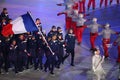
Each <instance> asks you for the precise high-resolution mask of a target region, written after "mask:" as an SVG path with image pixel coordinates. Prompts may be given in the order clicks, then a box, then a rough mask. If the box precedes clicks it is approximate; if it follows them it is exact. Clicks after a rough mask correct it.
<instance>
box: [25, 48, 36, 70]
mask: <svg viewBox="0 0 120 80" xmlns="http://www.w3.org/2000/svg"><path fill="white" fill-rule="evenodd" d="M28 51H29V53H30V56H28V59H27V69H29V65H32V64H33V65H34V68H35V67H36V66H37V62H36V51H35V49H29V50H28Z"/></svg>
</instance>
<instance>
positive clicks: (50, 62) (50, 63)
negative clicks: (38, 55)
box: [45, 54, 56, 73]
mask: <svg viewBox="0 0 120 80" xmlns="http://www.w3.org/2000/svg"><path fill="white" fill-rule="evenodd" d="M46 58H47V61H46V63H45V71H46V70H47V68H49V70H50V73H53V70H54V67H55V63H56V55H52V54H51V55H46Z"/></svg>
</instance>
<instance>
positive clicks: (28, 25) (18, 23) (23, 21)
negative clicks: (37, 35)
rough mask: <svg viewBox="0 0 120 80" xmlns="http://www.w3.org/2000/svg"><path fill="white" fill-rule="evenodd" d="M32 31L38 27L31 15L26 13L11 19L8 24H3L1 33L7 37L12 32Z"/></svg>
mask: <svg viewBox="0 0 120 80" xmlns="http://www.w3.org/2000/svg"><path fill="white" fill-rule="evenodd" d="M32 31H38V28H37V26H36V25H35V23H34V21H33V19H32V17H31V15H30V14H29V13H26V14H24V15H21V16H20V17H18V18H17V19H15V20H13V21H12V22H11V23H10V24H8V25H6V26H4V27H3V29H2V35H3V36H5V37H8V36H9V35H12V34H21V33H26V32H32Z"/></svg>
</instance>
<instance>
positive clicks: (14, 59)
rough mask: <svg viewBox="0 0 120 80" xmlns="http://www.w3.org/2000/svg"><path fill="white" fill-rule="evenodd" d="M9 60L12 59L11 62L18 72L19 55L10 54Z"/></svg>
mask: <svg viewBox="0 0 120 80" xmlns="http://www.w3.org/2000/svg"><path fill="white" fill-rule="evenodd" d="M9 60H10V64H11V65H13V66H14V71H15V73H18V59H17V56H10V57H9Z"/></svg>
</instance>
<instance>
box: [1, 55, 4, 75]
mask: <svg viewBox="0 0 120 80" xmlns="http://www.w3.org/2000/svg"><path fill="white" fill-rule="evenodd" d="M3 63H4V59H3V57H2V56H0V73H1V69H2V66H3Z"/></svg>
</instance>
